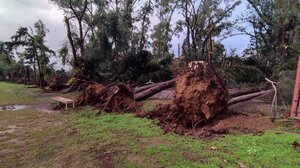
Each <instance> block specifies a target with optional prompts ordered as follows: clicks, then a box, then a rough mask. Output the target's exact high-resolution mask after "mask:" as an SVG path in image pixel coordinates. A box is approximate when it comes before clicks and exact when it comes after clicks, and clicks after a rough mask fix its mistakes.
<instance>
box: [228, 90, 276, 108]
mask: <svg viewBox="0 0 300 168" xmlns="http://www.w3.org/2000/svg"><path fill="white" fill-rule="evenodd" d="M272 92H274V90H273V89H270V90H266V91H261V92H257V93H251V94H247V95H242V96H238V97H234V98H231V99H230V100H229V101H228V103H227V104H228V105H229V106H231V105H234V104H237V103H241V102H244V101H248V100H251V99H254V98H256V97H259V96H262V95H264V94H268V93H272Z"/></svg>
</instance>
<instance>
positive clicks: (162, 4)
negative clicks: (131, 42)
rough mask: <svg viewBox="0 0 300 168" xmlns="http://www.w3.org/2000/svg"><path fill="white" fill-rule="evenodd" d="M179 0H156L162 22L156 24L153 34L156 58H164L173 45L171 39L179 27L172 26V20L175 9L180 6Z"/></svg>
mask: <svg viewBox="0 0 300 168" xmlns="http://www.w3.org/2000/svg"><path fill="white" fill-rule="evenodd" d="M179 2H180V1H179V0H162V1H156V5H155V6H156V9H157V13H158V18H159V20H160V22H159V23H158V24H157V25H155V26H154V31H153V33H152V35H151V38H152V40H153V45H152V47H153V53H154V57H155V59H162V58H164V57H166V56H169V55H170V53H169V50H170V48H171V47H172V45H171V40H172V37H173V35H174V34H176V32H177V31H178V30H180V29H179V27H175V28H172V25H171V21H172V19H174V18H173V16H174V13H175V11H176V10H177V9H178V7H179Z"/></svg>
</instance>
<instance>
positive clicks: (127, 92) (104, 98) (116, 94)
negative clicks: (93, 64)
mask: <svg viewBox="0 0 300 168" xmlns="http://www.w3.org/2000/svg"><path fill="white" fill-rule="evenodd" d="M76 102H77V104H78V105H91V106H95V107H98V108H100V109H101V110H102V111H106V112H116V113H123V112H135V111H136V110H137V109H138V108H139V107H140V106H141V103H138V102H136V101H135V100H134V99H133V89H132V88H131V87H130V86H129V85H125V84H117V85H115V86H114V87H112V89H109V88H107V87H105V86H103V85H101V84H98V83H90V84H88V86H87V87H86V88H85V90H84V91H83V93H82V94H81V95H80V97H79V98H78V100H77V101H76Z"/></svg>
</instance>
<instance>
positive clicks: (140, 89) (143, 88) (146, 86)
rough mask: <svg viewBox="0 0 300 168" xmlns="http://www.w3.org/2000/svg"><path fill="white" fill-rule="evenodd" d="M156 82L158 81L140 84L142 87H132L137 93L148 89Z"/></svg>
mask: <svg viewBox="0 0 300 168" xmlns="http://www.w3.org/2000/svg"><path fill="white" fill-rule="evenodd" d="M157 84H159V83H153V84H150V85H145V86H142V87H137V88H134V94H137V93H139V92H142V91H144V90H147V89H150V88H152V87H154V86H156V85H157Z"/></svg>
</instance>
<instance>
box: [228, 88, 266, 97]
mask: <svg viewBox="0 0 300 168" xmlns="http://www.w3.org/2000/svg"><path fill="white" fill-rule="evenodd" d="M228 91H229V96H230V97H238V96H242V95H247V94H251V93H255V92H259V91H262V89H261V88H254V87H253V88H244V89H228Z"/></svg>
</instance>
